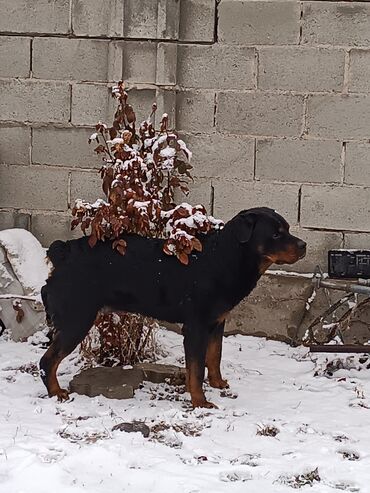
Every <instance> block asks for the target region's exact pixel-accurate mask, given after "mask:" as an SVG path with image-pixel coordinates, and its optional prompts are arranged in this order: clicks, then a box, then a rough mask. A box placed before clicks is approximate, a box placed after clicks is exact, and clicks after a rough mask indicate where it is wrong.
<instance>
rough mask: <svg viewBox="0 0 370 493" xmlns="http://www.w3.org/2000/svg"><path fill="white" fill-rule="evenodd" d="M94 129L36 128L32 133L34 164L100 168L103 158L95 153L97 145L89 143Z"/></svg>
mask: <svg viewBox="0 0 370 493" xmlns="http://www.w3.org/2000/svg"><path fill="white" fill-rule="evenodd" d="M93 132H95V129H94V128H54V127H42V128H34V129H33V131H32V163H33V164H51V165H54V166H55V165H56V166H58V165H60V166H69V167H72V168H100V166H101V164H102V160H101V157H99V156H97V155H96V154H95V153H94V148H95V147H96V146H97V144H96V143H91V144H89V143H88V139H89V137H90V135H91V134H92V133H93Z"/></svg>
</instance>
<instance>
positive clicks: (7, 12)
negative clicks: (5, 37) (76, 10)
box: [0, 0, 70, 34]
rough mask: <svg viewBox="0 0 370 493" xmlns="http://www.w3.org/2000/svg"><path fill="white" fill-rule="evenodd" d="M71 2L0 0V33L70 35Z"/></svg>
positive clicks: (55, 0)
mask: <svg viewBox="0 0 370 493" xmlns="http://www.w3.org/2000/svg"><path fill="white" fill-rule="evenodd" d="M69 2H70V0H37V2H30V1H29V0H12V1H11V2H9V1H8V0H0V12H2V13H3V15H1V17H0V32H4V33H27V34H31V33H44V34H47V33H50V34H68V33H69V29H70V26H69Z"/></svg>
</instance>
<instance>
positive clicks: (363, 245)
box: [344, 233, 370, 250]
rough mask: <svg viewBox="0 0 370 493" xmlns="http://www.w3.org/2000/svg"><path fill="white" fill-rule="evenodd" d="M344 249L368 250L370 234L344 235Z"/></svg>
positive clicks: (369, 248)
mask: <svg viewBox="0 0 370 493" xmlns="http://www.w3.org/2000/svg"><path fill="white" fill-rule="evenodd" d="M344 248H358V249H363V250H370V233H344Z"/></svg>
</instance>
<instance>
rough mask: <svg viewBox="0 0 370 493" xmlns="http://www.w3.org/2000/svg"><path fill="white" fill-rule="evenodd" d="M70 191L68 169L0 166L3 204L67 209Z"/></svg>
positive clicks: (26, 207)
mask: <svg viewBox="0 0 370 493" xmlns="http://www.w3.org/2000/svg"><path fill="white" fill-rule="evenodd" d="M10 190H11V191H12V193H9V191H10ZM67 192H68V172H67V171H65V170H62V169H60V170H59V169H53V168H49V169H48V168H44V167H42V166H15V165H14V166H8V165H0V207H8V208H15V209H31V210H32V209H33V210H34V209H41V210H54V211H66V210H67V207H68V193H67Z"/></svg>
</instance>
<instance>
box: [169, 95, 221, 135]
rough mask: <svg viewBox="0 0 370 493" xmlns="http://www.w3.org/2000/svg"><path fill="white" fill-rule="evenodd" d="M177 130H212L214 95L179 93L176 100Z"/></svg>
mask: <svg viewBox="0 0 370 493" xmlns="http://www.w3.org/2000/svg"><path fill="white" fill-rule="evenodd" d="M176 103H177V104H176V125H177V130H184V131H189V132H209V131H212V130H213V120H214V109H215V93H214V92H213V91H180V92H178V93H177V98H176Z"/></svg>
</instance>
